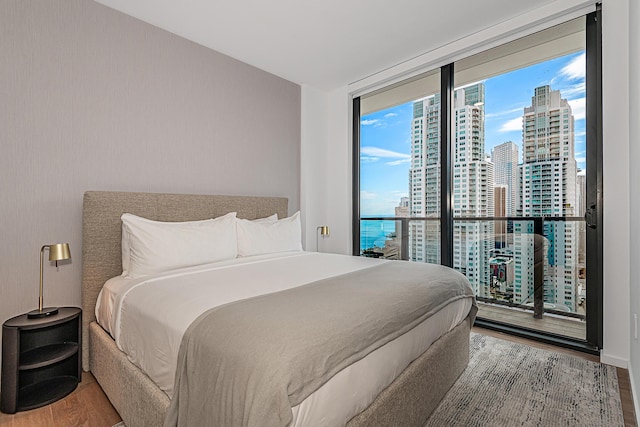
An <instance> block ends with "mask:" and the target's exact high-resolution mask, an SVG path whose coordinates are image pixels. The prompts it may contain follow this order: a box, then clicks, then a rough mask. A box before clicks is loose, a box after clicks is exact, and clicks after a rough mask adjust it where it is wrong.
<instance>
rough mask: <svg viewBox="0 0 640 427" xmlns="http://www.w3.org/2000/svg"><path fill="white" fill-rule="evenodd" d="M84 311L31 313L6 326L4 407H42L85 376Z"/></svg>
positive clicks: (0, 405)
mask: <svg viewBox="0 0 640 427" xmlns="http://www.w3.org/2000/svg"><path fill="white" fill-rule="evenodd" d="M81 328H82V310H81V309H79V308H76V307H60V309H59V311H58V313H57V314H54V315H51V316H47V317H42V318H36V319H30V318H28V317H27V315H26V314H22V315H20V316H16V317H13V318H11V319H9V320H7V321H6V322H4V324H3V325H2V390H1V393H0V397H1V400H0V410H1V411H2V412H5V413H7V414H13V413H15V412H17V411H26V410H28V409H33V408H38V407H40V406H44V405H47V404H49V403H51V402H55V401H56V400H58V399H60V398H62V397H64V396H66V395H67V394H69V393H71V392H72V391H73V390H74V389H75V388H76V387H77V385H78V382H80V379H81V375H82V367H81V366H82V365H81V364H82V357H81V353H82V342H81V340H82V332H81Z"/></svg>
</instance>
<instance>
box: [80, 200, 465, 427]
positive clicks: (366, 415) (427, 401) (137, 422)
mask: <svg viewBox="0 0 640 427" xmlns="http://www.w3.org/2000/svg"><path fill="white" fill-rule="evenodd" d="M229 212H237V216H238V217H239V218H246V219H257V218H264V217H268V216H270V215H273V214H277V215H278V216H279V217H280V218H284V217H287V215H288V206H287V200H286V199H284V198H277V197H244V196H208V195H178V194H157V193H122V192H87V193H85V196H84V205H83V279H82V292H83V295H82V301H83V310H84V315H83V368H84V369H85V370H87V371H89V370H90V371H91V372H92V373H93V375H94V376H95V378H96V380H97V381H98V382H99V384H100V385H101V387H102V388H103V390H104V391H105V394H106V395H107V396H108V398H109V400H110V401H111V403H112V404H113V406H114V407H115V408H116V410H117V411H118V412H119V414H120V416H121V417H122V419H123V420H124V421H125V423H126V424H127V426H128V427H135V426H159V425H162V424H163V423H164V420H165V416H166V414H167V411H168V408H169V406H170V398H169V395H171V393H167V390H166V387H164V386H163V388H161V387H160V386H159V385H158V383H157V382H156V381H155V380H152V379H151V378H150V376H149V375H148V374H147V373H146V372H144V371H143V370H141V369H140V368H139V367H138V366H136V365H135V364H133V363H131V361H130V357H128V356H127V355H126V354H125V353H124V352H123V351H121V350H120V349H119V348H118V345H116V342H115V341H114V339H113V338H112V336H111V335H110V334H109V332H107V331H106V330H105V328H103V327H102V326H100V325H99V324H98V323H97V321H96V315H95V312H96V303H97V300H98V295H99V294H100V291H101V290H102V288H103V286H104V284H105V283H106V282H107V281H108V280H109V279H111V278H114V277H117V276H119V275H120V274H121V273H122V270H123V266H122V253H121V251H122V241H121V236H122V222H121V216H122V215H123V214H124V213H130V214H134V215H137V216H140V217H143V218H148V219H152V220H157V221H197V220H205V219H208V218H217V217H222V216H224V215H225V214H228V213H229ZM294 255H295V256H293V255H291V254H289V255H287V257H293V258H296V257H299V258H300V259H302V260H304V261H305V262H307V263H308V265H313V264H317V263H318V259H317V258H314V257H325V258H322V262H323V263H331V262H334V261H331V260H332V259H333V258H331V257H332V256H330V255H322V254H308V253H300V254H294ZM344 258H349V259H352V260H353V261H348V262H351V263H352V262H360V261H355V260H357V257H344ZM269 262H271V261H269ZM274 262H283V261H281V260H279V259H278V260H276V261H274ZM287 262H288V261H287ZM335 262H338V263H345V262H347V261H345V260H338V259H336V261H335ZM303 270H311V269H310V268H304V269H303ZM473 315H474V312H473V310H469V314H468V315H465V316H464V317H463V320H461V321H456V322H457V323H456V324H455V325H454V326H452V328H451V329H450V330H449V331H448V332H446V333H444V334H443V335H442V336H439V337H437V339H436V340H435V341H434V342H433V343H432V344H431V345H430V346H429V347H428V348H427V349H426V350H424V351H420V353H419V355H418V356H417V357H415V358H413V359H412V361H409V362H408V366H406V368H403V369H402V370H401V372H400V373H399V375H397V376H396V377H394V378H395V379H393V380H390V381H391V382H390V383H389V384H388V385H384V387H383V388H382V390H381V391H380V392H379V393H378V392H376V396H374V397H373V398H372V399H371V400H372V401H371V402H369V403H367V404H366V406H365V407H363V408H359V409H358V410H357V413H356V414H355V415H354V416H349V418H348V419H347V420H345V422H346V425H348V426H350V427H353V426H371V425H376V426H378V425H381V426H382V425H389V426H392V425H393V426H397V425H403V426H411V425H416V426H418V425H422V424H423V423H424V421H425V420H426V419H427V418H428V416H429V414H430V413H431V412H432V411H433V409H435V407H436V406H437V404H438V403H439V401H440V400H441V399H442V397H443V396H444V394H445V393H446V392H447V391H448V389H449V388H450V387H451V385H453V383H454V382H455V381H456V379H457V378H458V376H459V375H460V373H461V372H462V371H463V370H464V368H465V367H466V365H467V363H468V346H469V332H470V328H471V322H472V319H473ZM106 329H109V328H106ZM416 329H417V328H416ZM405 335H408V334H405ZM403 336H404V335H403ZM385 347H386V346H385ZM349 369H351V367H349ZM345 370H346V369H345ZM336 376H337V375H336Z"/></svg>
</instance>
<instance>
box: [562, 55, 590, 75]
mask: <svg viewBox="0 0 640 427" xmlns="http://www.w3.org/2000/svg"><path fill="white" fill-rule="evenodd" d="M585 71H586V54H584V53H583V54H582V55H580V56H577V57H575V58H573V59H572V60H571V62H569V63H568V64H567V65H565V66H564V67H562V69H561V70H560V75H562V76H564V77H566V78H568V79H571V80H575V79H584V76H585Z"/></svg>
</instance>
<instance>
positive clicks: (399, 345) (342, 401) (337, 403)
mask: <svg viewBox="0 0 640 427" xmlns="http://www.w3.org/2000/svg"><path fill="white" fill-rule="evenodd" d="M381 262H389V261H385V260H377V259H372V258H363V257H353V256H345V255H335V254H322V253H316V252H284V253H279V254H270V255H261V256H255V257H247V258H237V259H234V260H230V261H223V262H218V263H215V264H208V265H204V266H198V267H191V268H186V269H181V270H176V271H172V272H168V273H164V274H160V275H156V276H147V277H144V278H138V279H130V278H127V277H124V276H118V277H115V278H112V279H110V280H109V281H107V283H106V284H105V286H104V287H103V289H102V291H101V293H100V295H99V297H98V301H97V304H96V318H97V320H98V323H99V324H100V325H101V326H102V327H103V328H105V329H106V330H107V331H108V332H109V333H110V334H111V336H112V337H113V338H114V339H115V341H116V344H117V345H118V348H120V349H121V350H122V351H123V352H125V353H126V354H127V356H128V358H129V360H130V361H131V362H132V363H134V364H135V365H137V366H138V367H140V368H141V369H142V370H143V371H144V372H146V373H147V375H149V377H150V378H151V379H152V380H153V381H154V382H155V383H156V384H157V385H158V386H159V387H160V389H162V390H163V391H164V392H165V393H167V395H168V396H169V397H171V396H172V394H173V383H174V374H175V366H176V363H177V362H176V361H177V356H178V351H179V349H180V342H181V340H182V336H183V334H184V332H185V331H186V329H187V327H188V326H189V325H190V324H191V322H192V321H193V320H195V319H196V318H197V317H198V316H199V315H200V314H202V313H203V312H205V311H206V310H208V309H209V308H211V307H215V306H218V305H222V304H226V303H229V302H233V301H237V300H240V299H245V298H250V297H253V296H257V295H261V294H266V293H271V292H278V291H281V290H284V289H289V288H292V287H296V286H300V285H303V284H306V283H311V282H314V281H317V280H321V279H325V278H328V277H332V276H336V275H340V274H344V273H348V272H352V271H356V270H360V269H365V268H368V267H371V266H373V265H376V264H377V263H381ZM471 304H472V301H471V299H470V298H469V299H460V300H457V301H455V302H453V303H451V304H449V305H448V306H446V307H444V308H443V309H441V310H440V311H439V312H437V313H436V314H434V315H433V316H431V317H430V318H428V319H427V320H425V321H424V322H423V323H421V324H420V325H418V326H417V327H415V328H414V329H412V330H411V331H409V332H408V333H406V334H404V335H402V336H400V337H399V338H397V339H395V340H393V341H391V342H389V343H388V344H386V345H385V346H383V347H381V348H379V349H378V350H376V351H374V352H373V353H371V354H369V355H368V356H366V357H365V358H364V359H361V360H360V361H358V362H356V363H354V364H353V365H351V366H349V367H348V368H346V369H344V370H343V371H341V372H340V373H338V374H337V375H335V376H334V377H333V378H332V379H331V380H330V381H328V382H327V383H326V384H325V385H323V386H322V387H321V388H320V389H318V390H317V391H316V392H314V393H313V394H312V395H310V396H309V397H308V398H307V399H305V400H304V401H303V402H302V403H301V404H300V405H298V406H296V407H294V408H292V410H293V422H292V424H291V425H292V426H300V425H313V426H337V425H344V424H345V423H346V422H347V421H348V420H349V419H351V418H352V417H353V416H354V415H356V414H357V413H359V412H361V411H362V410H363V409H364V408H366V407H367V406H369V404H371V402H373V400H374V399H375V398H376V396H377V395H378V394H379V393H380V391H382V390H383V389H384V388H385V387H387V386H388V385H389V384H390V383H391V382H392V381H393V380H394V379H395V378H396V377H397V376H398V375H399V374H400V373H401V372H402V371H403V370H404V369H405V368H406V367H407V366H408V365H409V363H411V362H412V361H413V360H414V359H416V358H417V357H418V356H419V355H420V354H422V353H423V352H424V351H425V350H426V349H427V348H429V346H430V345H431V344H432V343H433V342H434V341H435V340H437V339H438V338H439V337H440V336H442V335H443V334H445V333H446V332H448V331H449V330H451V329H453V328H454V327H455V326H456V325H458V324H459V323H460V322H461V321H462V320H464V319H465V318H466V317H467V315H468V313H469V310H470V308H471Z"/></svg>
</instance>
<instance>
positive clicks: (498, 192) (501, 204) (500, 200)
mask: <svg viewBox="0 0 640 427" xmlns="http://www.w3.org/2000/svg"><path fill="white" fill-rule="evenodd" d="M494 167H495V164H494ZM508 192H509V187H508V186H506V185H504V184H495V185H494V186H493V215H494V216H497V217H500V216H502V217H505V216H507V204H508V201H509V199H508V197H507V193H508ZM495 232H496V235H502V236H504V235H505V234H506V233H507V221H495ZM501 241H502V242H505V243H506V241H507V240H506V237H502V238H501Z"/></svg>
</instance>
